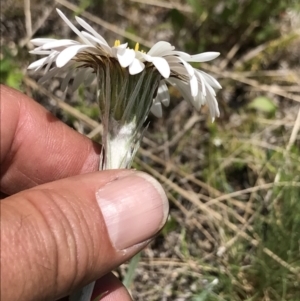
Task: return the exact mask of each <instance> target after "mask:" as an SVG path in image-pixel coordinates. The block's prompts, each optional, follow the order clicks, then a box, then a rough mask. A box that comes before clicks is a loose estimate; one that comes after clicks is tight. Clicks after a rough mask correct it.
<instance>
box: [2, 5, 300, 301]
mask: <svg viewBox="0 0 300 301" xmlns="http://www.w3.org/2000/svg"><path fill="white" fill-rule="evenodd" d="M55 7H59V8H60V9H62V10H63V11H64V13H65V14H66V15H67V16H68V17H69V18H70V19H73V18H74V16H75V15H81V16H82V17H83V18H84V19H85V20H87V21H88V23H90V24H91V25H92V26H93V27H94V28H96V29H97V30H98V31H99V33H100V34H102V35H103V36H104V37H105V38H106V39H107V40H108V41H109V42H110V43H111V44H112V43H113V42H114V40H115V39H122V40H123V41H128V42H129V44H130V45H134V44H135V42H140V44H141V46H142V48H143V49H145V50H147V49H148V48H149V47H150V46H151V45H152V44H153V43H154V42H156V41H158V40H166V41H169V42H171V43H172V44H173V45H175V46H176V48H178V49H180V50H182V51H187V52H189V53H199V52H203V51H219V52H221V56H220V57H219V58H218V59H217V60H215V61H213V62H211V63H209V64H207V63H205V64H204V63H203V64H201V65H199V64H195V67H197V68H201V69H203V70H205V71H207V72H209V73H211V74H212V75H214V76H215V77H216V78H218V80H219V81H220V82H221V84H222V86H223V90H222V91H221V92H219V94H218V100H219V105H220V111H221V117H220V118H219V119H217V120H216V121H215V123H211V121H210V118H209V116H208V111H207V108H203V109H202V111H201V112H200V113H195V112H194V111H193V109H192V108H191V107H190V106H189V105H188V104H187V103H186V102H183V101H181V100H182V99H181V96H180V95H179V94H178V93H177V92H176V91H175V90H173V89H172V88H171V89H170V92H171V95H172V101H171V105H170V107H168V108H167V109H166V110H165V112H164V118H162V119H159V120H158V119H156V118H154V117H153V116H150V117H149V119H150V121H151V123H150V127H149V130H148V132H147V134H146V137H145V139H144V141H143V144H142V148H141V150H140V152H139V154H138V157H137V159H136V161H135V167H136V168H138V169H140V170H145V171H147V172H148V173H150V174H152V175H153V176H155V177H156V178H157V179H158V180H159V181H160V182H161V183H162V184H163V185H164V187H165V190H166V192H167V194H168V197H169V200H170V202H171V211H170V217H169V220H168V222H167V224H166V226H165V228H164V229H163V231H162V232H161V233H160V234H159V235H158V236H157V237H156V239H155V240H154V242H153V243H151V244H150V246H149V247H148V248H147V249H146V250H144V251H143V253H142V254H141V256H140V257H139V258H136V261H135V262H131V263H130V264H129V265H124V266H122V267H120V269H119V270H118V271H117V273H118V274H119V275H120V277H121V278H122V279H123V280H124V282H125V283H126V285H127V286H128V287H129V289H130V291H131V293H132V295H133V297H134V300H178V301H179V300H180V301H181V300H194V301H206V300H214V301H215V300H218V301H221V300H228V301H232V300H235V301H240V300H251V301H252V300H253V301H254V300H264V301H277V300H278V301H279V300H281V301H285V300H290V301H298V300H300V179H299V176H300V164H299V163H300V157H299V154H300V134H299V128H300V105H299V102H300V85H299V82H300V2H299V1H298V0H294V1H293V0H265V1H260V0H226V1H225V0H187V1H180V0H171V1H167V0H127V1H126V0H120V1H117V0H98V1H96V0H93V1H92V0H78V1H74V0H72V1H67V0H57V1H54V0H46V1H43V2H40V1H37V0H24V1H20V0H17V1H9V0H7V1H1V12H0V14H1V28H0V30H1V54H0V59H1V64H0V81H1V83H4V84H7V85H9V86H11V87H14V88H17V89H19V90H21V91H23V92H25V93H26V94H28V95H30V96H31V97H33V98H35V99H36V100H37V101H39V102H40V103H42V104H43V105H44V106H45V107H47V108H48V109H49V110H51V111H52V112H53V113H54V114H55V115H56V116H58V117H59V118H60V119H61V120H63V121H64V122H66V123H67V124H69V125H70V126H72V127H73V128H75V129H76V130H78V131H79V132H81V133H82V134H85V135H87V136H88V137H90V138H92V139H95V140H99V139H100V134H101V125H99V120H98V108H97V104H96V103H95V102H94V97H93V92H92V91H90V90H88V89H85V88H84V87H81V88H80V89H79V91H78V92H76V93H71V92H70V91H69V92H67V93H66V94H64V93H63V92H61V91H60V90H59V80H53V81H52V82H51V83H46V84H45V85H44V86H41V85H39V84H38V82H37V80H38V78H39V77H40V75H37V74H34V75H31V76H30V77H29V75H28V74H27V72H26V67H27V66H28V64H29V63H30V62H32V61H33V60H34V59H35V58H34V57H32V56H30V55H29V54H28V50H30V49H32V45H31V44H30V42H29V40H30V39H31V38H32V37H33V36H34V37H57V38H74V35H73V33H72V32H70V30H69V28H67V26H65V25H64V24H63V23H62V21H61V20H60V19H59V17H58V16H57V14H56V13H55V10H54V8H55Z"/></svg>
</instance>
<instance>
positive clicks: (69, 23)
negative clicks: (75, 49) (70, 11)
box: [56, 8, 90, 45]
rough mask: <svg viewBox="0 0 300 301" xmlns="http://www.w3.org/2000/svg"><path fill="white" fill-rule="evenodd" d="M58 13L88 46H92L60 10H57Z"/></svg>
mask: <svg viewBox="0 0 300 301" xmlns="http://www.w3.org/2000/svg"><path fill="white" fill-rule="evenodd" d="M56 11H57V13H58V14H59V15H60V17H61V18H62V19H63V20H64V21H65V22H66V24H67V25H68V26H69V27H70V28H71V29H72V30H73V31H74V32H75V33H76V34H77V35H78V36H79V37H80V38H81V39H82V41H83V42H84V43H86V44H88V45H89V44H90V42H89V40H87V39H86V38H85V37H84V36H83V35H82V34H81V32H80V31H79V30H78V29H77V28H76V27H75V26H74V25H73V24H72V23H71V21H70V20H69V19H68V18H67V17H66V16H65V15H64V14H63V12H62V11H61V10H59V9H58V8H57V9H56Z"/></svg>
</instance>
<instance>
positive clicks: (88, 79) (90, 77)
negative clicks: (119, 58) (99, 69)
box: [84, 68, 96, 87]
mask: <svg viewBox="0 0 300 301" xmlns="http://www.w3.org/2000/svg"><path fill="white" fill-rule="evenodd" d="M95 78H96V74H95V72H94V69H92V68H87V71H86V73H85V78H84V84H85V86H87V87H88V86H90V85H91V84H92V82H93V81H94V79H95Z"/></svg>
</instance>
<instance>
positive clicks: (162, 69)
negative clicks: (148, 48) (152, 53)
mask: <svg viewBox="0 0 300 301" xmlns="http://www.w3.org/2000/svg"><path fill="white" fill-rule="evenodd" d="M152 63H153V65H154V66H155V67H156V69H157V70H158V71H159V73H160V74H161V75H162V76H163V77H164V78H169V77H170V73H171V70H170V66H169V64H168V62H167V61H166V60H165V59H164V58H162V57H153V62H152Z"/></svg>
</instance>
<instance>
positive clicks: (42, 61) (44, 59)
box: [27, 57, 48, 70]
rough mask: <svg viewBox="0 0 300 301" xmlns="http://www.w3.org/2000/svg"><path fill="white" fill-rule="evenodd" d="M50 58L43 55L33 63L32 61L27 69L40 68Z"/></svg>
mask: <svg viewBox="0 0 300 301" xmlns="http://www.w3.org/2000/svg"><path fill="white" fill-rule="evenodd" d="M47 59H48V57H43V58H42V59H39V60H37V61H35V62H33V63H31V64H30V65H29V66H28V67H27V69H29V70H30V69H36V68H39V67H41V66H43V65H44V64H45V63H46V60H47Z"/></svg>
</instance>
